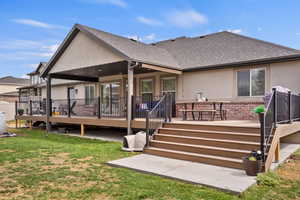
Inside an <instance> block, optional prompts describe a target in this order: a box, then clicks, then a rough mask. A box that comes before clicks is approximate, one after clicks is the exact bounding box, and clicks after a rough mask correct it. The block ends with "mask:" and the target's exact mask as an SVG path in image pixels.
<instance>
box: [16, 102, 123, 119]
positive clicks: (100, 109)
mask: <svg viewBox="0 0 300 200" xmlns="http://www.w3.org/2000/svg"><path fill="white" fill-rule="evenodd" d="M50 107H51V115H52V116H67V117H72V116H80V117H98V118H101V117H105V118H116V117H121V118H123V117H124V118H125V117H126V116H127V115H126V113H127V110H126V107H127V98H125V97H121V98H103V99H101V98H100V97H96V98H90V99H51V106H50ZM18 110H23V114H24V115H46V101H45V100H39V101H31V100H30V101H20V102H16V115H19V114H20V113H19V112H18Z"/></svg>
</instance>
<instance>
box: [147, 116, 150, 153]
mask: <svg viewBox="0 0 300 200" xmlns="http://www.w3.org/2000/svg"><path fill="white" fill-rule="evenodd" d="M149 118H150V111H149V110H146V147H148V146H149V136H150V124H149V122H150V120H149Z"/></svg>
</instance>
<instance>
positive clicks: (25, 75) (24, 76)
mask: <svg viewBox="0 0 300 200" xmlns="http://www.w3.org/2000/svg"><path fill="white" fill-rule="evenodd" d="M21 78H26V79H28V78H29V77H28V75H27V74H23V75H22V76H21Z"/></svg>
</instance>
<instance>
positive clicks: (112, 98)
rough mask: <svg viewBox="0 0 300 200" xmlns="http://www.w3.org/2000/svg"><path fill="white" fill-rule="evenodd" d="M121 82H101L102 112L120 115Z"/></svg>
mask: <svg viewBox="0 0 300 200" xmlns="http://www.w3.org/2000/svg"><path fill="white" fill-rule="evenodd" d="M120 91H121V88H120V82H109V83H102V84H101V113H102V115H104V116H105V115H108V116H111V115H114V116H120V115H121V113H120V111H121V98H120Z"/></svg>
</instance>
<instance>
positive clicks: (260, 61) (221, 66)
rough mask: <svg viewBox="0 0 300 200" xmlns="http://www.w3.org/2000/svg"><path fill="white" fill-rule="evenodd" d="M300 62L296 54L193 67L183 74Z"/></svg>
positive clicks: (299, 57) (184, 70)
mask: <svg viewBox="0 0 300 200" xmlns="http://www.w3.org/2000/svg"><path fill="white" fill-rule="evenodd" d="M297 60H300V54H294V55H289V56H280V57H272V58H263V59H257V60H250V61H241V62H232V63H225V64H217V65H208V66H203V67H191V68H186V69H183V70H182V71H183V72H193V71H202V70H203V71H204V70H213V69H224V68H227V67H241V66H247V65H258V64H270V63H279V62H287V61H297Z"/></svg>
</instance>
